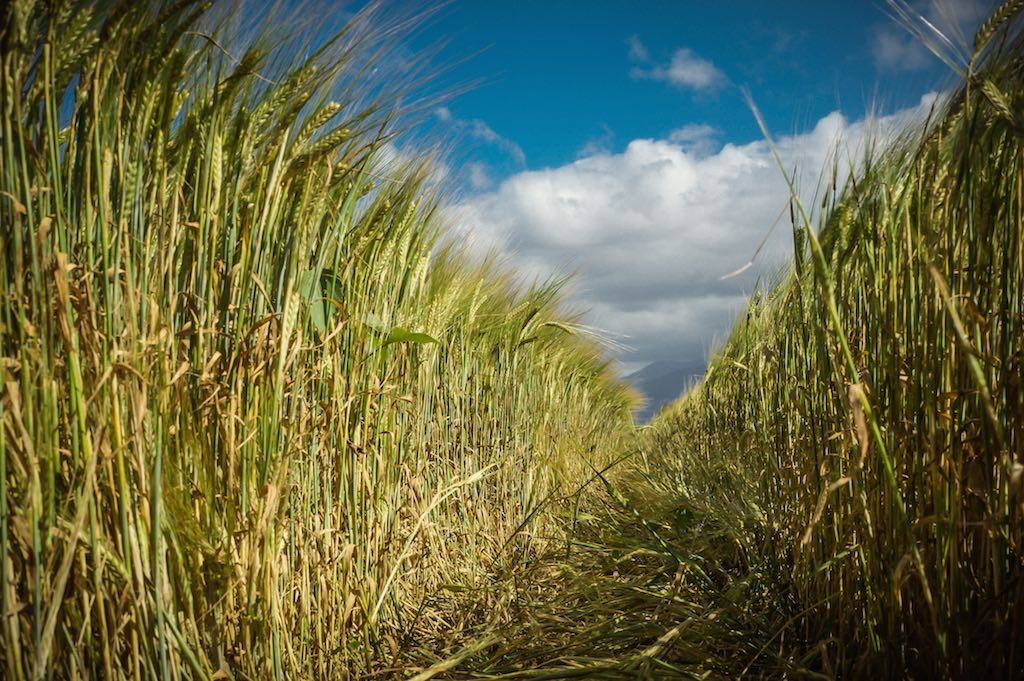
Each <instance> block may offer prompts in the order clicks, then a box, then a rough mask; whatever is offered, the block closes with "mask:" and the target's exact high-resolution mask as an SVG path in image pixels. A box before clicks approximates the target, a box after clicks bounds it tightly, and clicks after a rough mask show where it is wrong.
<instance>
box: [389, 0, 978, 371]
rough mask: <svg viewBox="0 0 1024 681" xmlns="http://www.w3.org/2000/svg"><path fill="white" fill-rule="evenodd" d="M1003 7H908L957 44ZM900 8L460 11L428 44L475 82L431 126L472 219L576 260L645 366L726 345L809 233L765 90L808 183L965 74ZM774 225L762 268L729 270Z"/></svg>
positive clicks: (546, 266)
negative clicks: (787, 212) (785, 169)
mask: <svg viewBox="0 0 1024 681" xmlns="http://www.w3.org/2000/svg"><path fill="white" fill-rule="evenodd" d="M994 5H995V2H993V1H991V0H944V1H942V0H914V1H913V2H912V3H910V4H907V5H905V7H906V8H907V9H908V10H909V11H910V12H911V13H913V14H916V15H919V16H920V17H922V18H924V19H925V20H927V21H928V22H929V23H930V24H932V25H934V26H936V27H938V28H940V29H941V30H942V31H943V32H944V33H945V34H946V35H947V36H949V37H950V38H951V39H952V40H953V41H954V42H956V38H957V32H958V31H959V32H961V33H963V34H967V35H970V33H971V32H972V31H973V30H974V27H975V26H977V25H978V24H979V23H980V21H982V20H983V19H984V18H985V17H986V16H987V13H988V12H989V10H990V9H991V8H992V7H993V6H994ZM423 7H430V6H429V5H424V6H423ZM891 13H892V10H891V9H890V8H889V7H888V6H887V5H885V4H884V3H879V2H871V1H864V2H860V1H850V2H816V3H811V2H772V3H763V2H748V1H742V2H740V1H735V2H722V3H705V2H681V1H676V2H671V1H669V0H648V1H640V0H635V1H634V2H628V3H627V2H619V1H615V2H612V1H598V0H595V1H592V2H583V1H582V0H571V1H570V0H547V1H545V2H542V1H540V0H517V1H515V2H491V1H486V2H485V1H483V0H454V1H453V2H450V3H448V4H446V5H444V6H443V7H441V8H440V9H439V10H438V11H437V12H435V13H432V14H431V16H430V17H429V18H428V20H427V21H426V22H425V24H424V25H423V26H422V27H421V28H420V29H418V30H417V31H416V32H415V33H414V35H413V36H412V37H411V38H410V39H409V40H408V41H407V47H408V49H410V50H412V51H419V50H423V49H426V48H429V47H431V46H437V45H438V44H442V43H443V45H444V48H443V49H442V50H441V52H440V55H439V57H438V58H437V59H436V60H435V63H436V64H437V65H438V66H446V67H447V68H445V69H444V70H443V71H442V73H441V75H440V76H439V77H438V79H437V81H436V82H435V83H434V84H433V87H435V88H440V89H445V88H453V89H457V88H459V87H461V86H462V85H465V84H467V83H476V85H475V86H474V87H473V88H472V89H470V90H469V91H468V92H466V93H464V94H461V95H459V96H458V97H456V98H455V99H453V100H452V101H450V102H448V103H446V104H445V106H443V107H438V108H436V109H435V110H434V111H433V112H432V115H431V116H430V123H429V125H430V126H431V127H433V129H434V130H436V131H437V132H439V133H440V134H441V135H443V136H444V137H445V138H447V139H449V140H450V142H451V146H452V154H451V157H450V159H449V166H450V169H451V172H452V176H453V178H454V182H455V184H456V185H457V186H458V187H460V192H459V197H460V198H459V199H458V205H457V206H456V209H457V211H456V215H457V217H456V218H454V219H453V222H454V224H455V228H456V233H457V234H458V236H459V238H462V237H465V238H466V239H467V240H468V241H470V242H475V243H476V244H478V246H477V248H478V249H479V250H481V251H484V250H490V249H497V250H500V251H502V252H504V253H505V254H506V257H507V259H508V261H509V263H510V265H511V266H512V267H514V268H516V269H517V270H519V271H520V272H523V273H525V274H526V275H528V276H538V277H545V276H552V275H558V274H562V273H565V272H567V271H574V272H575V273H576V279H575V283H574V285H573V288H572V291H571V301H572V303H573V304H574V305H576V306H577V307H579V308H582V309H586V310H587V311H588V312H587V315H586V321H587V322H588V323H590V324H592V325H593V326H595V327H597V328H600V329H602V330H603V331H605V332H607V333H608V334H610V335H611V336H612V337H614V338H615V339H616V340H618V341H619V342H621V343H623V344H624V345H625V346H626V349H625V350H623V351H620V352H619V353H618V359H619V360H620V361H621V362H622V364H623V367H624V368H625V369H632V368H636V367H638V366H641V365H643V364H644V363H647V362H651V361H656V360H665V359H669V360H673V359H674V360H682V361H688V362H692V361H694V360H701V359H706V358H707V356H708V355H709V353H710V352H711V351H712V349H713V347H714V345H715V343H716V342H719V341H720V340H721V339H723V338H724V336H725V335H726V334H727V333H728V330H729V328H730V327H731V325H732V324H733V323H734V320H735V318H736V316H737V314H739V313H740V312H741V311H742V309H743V308H744V307H745V305H746V302H747V300H748V296H749V295H750V293H751V291H752V290H753V289H754V287H755V286H756V285H757V282H758V279H759V278H764V277H770V276H772V274H773V273H775V272H777V271H778V270H779V268H780V266H781V264H782V263H784V262H785V260H786V257H787V254H788V248H789V244H790V243H791V242H790V237H789V234H788V227H787V225H786V224H783V225H781V227H780V228H779V229H777V230H775V231H774V232H772V231H771V226H772V223H773V222H774V220H775V218H776V217H777V215H778V213H779V210H780V209H781V208H782V207H783V206H784V205H785V203H786V199H787V192H786V189H785V185H784V183H783V182H782V177H781V175H780V174H779V172H778V170H777V169H776V168H775V167H774V164H773V163H772V162H771V159H770V155H769V154H768V150H767V147H766V145H765V144H764V142H763V140H762V136H761V133H760V131H759V129H758V127H757V123H756V121H755V119H754V117H753V115H752V113H751V111H750V109H749V107H748V105H747V103H746V100H745V98H744V94H743V93H744V91H749V93H750V95H751V97H752V98H753V100H754V101H755V102H756V104H757V106H758V107H759V108H760V110H761V111H762V113H763V114H764V116H765V118H766V120H767V122H768V125H769V127H770V129H771V131H772V134H773V136H776V138H777V140H778V141H779V143H780V146H781V147H782V149H783V151H784V156H785V158H786V162H787V164H790V163H791V164H794V165H796V166H798V167H799V168H800V170H801V180H802V183H801V185H802V186H803V187H804V189H805V190H806V193H807V195H808V196H809V195H810V194H812V193H813V190H814V188H815V184H816V180H817V178H818V174H819V172H820V170H821V168H822V166H823V165H824V164H825V163H826V161H827V159H828V158H829V154H830V152H833V151H834V150H835V149H837V148H842V149H845V150H847V153H852V152H850V151H849V150H852V149H856V148H857V146H858V145H860V144H862V143H863V140H864V139H865V137H878V136H879V135H882V136H884V135H885V134H890V133H891V132H892V131H893V130H896V129H898V128H899V127H901V126H905V125H907V124H908V123H909V122H911V121H913V120H915V119H922V118H923V117H924V116H925V115H927V112H928V110H929V107H930V106H931V104H932V103H933V102H934V94H935V93H937V92H938V93H941V92H943V91H946V90H948V89H949V88H950V87H951V86H952V85H953V84H955V82H956V76H955V74H954V73H953V72H952V71H951V70H950V68H949V67H947V66H946V65H944V64H943V63H942V62H940V61H939V60H938V59H937V58H935V57H934V56H933V55H932V54H931V53H930V52H929V51H928V50H927V49H926V48H925V47H924V45H923V44H922V43H921V41H920V40H918V39H917V38H914V37H912V36H911V35H910V34H909V33H908V32H907V30H906V29H905V28H903V27H902V26H900V25H899V24H897V23H896V22H895V21H893V19H892V18H891V16H890V15H891ZM922 25H923V24H922ZM871 112H873V113H875V114H877V120H875V121H874V122H871V121H870V120H868V121H866V120H865V116H866V115H867V114H868V113H871ZM837 145H839V146H838V147H837ZM768 234H771V235H772V236H771V237H770V238H769V240H768V243H767V246H766V248H765V249H764V251H763V253H762V255H761V256H760V257H759V259H758V261H757V262H756V263H755V266H754V267H751V268H750V269H749V270H748V271H746V272H744V273H743V274H742V275H740V276H737V277H733V278H730V279H727V280H723V279H721V276H722V275H723V274H726V273H729V272H732V271H733V270H735V269H736V268H738V267H740V266H742V265H743V264H744V263H746V262H747V261H748V260H749V259H750V257H751V256H752V255H753V253H754V251H755V250H756V247H757V245H758V243H760V242H761V240H762V239H763V238H765V237H766V236H767V235H768Z"/></svg>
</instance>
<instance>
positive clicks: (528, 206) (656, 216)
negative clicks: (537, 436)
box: [455, 95, 935, 363]
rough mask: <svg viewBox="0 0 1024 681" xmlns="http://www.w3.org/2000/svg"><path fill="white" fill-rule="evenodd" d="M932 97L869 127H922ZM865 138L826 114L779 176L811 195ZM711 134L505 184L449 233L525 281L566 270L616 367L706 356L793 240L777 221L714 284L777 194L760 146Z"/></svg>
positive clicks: (775, 211) (653, 143)
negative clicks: (830, 166)
mask: <svg viewBox="0 0 1024 681" xmlns="http://www.w3.org/2000/svg"><path fill="white" fill-rule="evenodd" d="M934 99H935V97H934V95H933V96H930V97H927V98H924V99H922V102H921V104H920V105H919V106H918V107H916V108H914V109H910V110H906V111H902V112H900V113H898V114H896V115H894V116H889V117H885V118H882V119H879V120H878V121H876V122H875V129H876V130H877V131H878V132H876V133H875V134H876V135H877V136H882V137H884V136H886V135H888V134H891V133H889V132H888V131H890V130H892V129H895V128H897V127H899V126H900V125H902V124H903V123H904V122H906V121H907V120H910V119H912V118H921V117H923V116H924V115H925V114H926V113H927V112H928V110H929V108H930V106H931V104H932V103H933V102H934ZM868 128H869V124H867V123H865V122H864V121H858V122H853V123H851V122H850V121H848V120H847V119H846V118H844V117H843V116H842V115H841V114H839V113H838V112H836V113H832V114H829V115H828V116H826V117H824V118H822V119H821V120H820V121H818V122H817V124H816V125H815V126H814V128H813V129H811V130H809V131H807V132H805V133H802V134H798V135H792V136H788V137H782V138H780V139H778V140H777V146H778V149H779V151H780V153H781V155H782V158H783V162H784V164H785V167H786V168H787V169H789V170H792V168H794V167H797V168H799V169H801V173H802V186H803V187H804V188H805V189H806V192H807V198H808V199H809V198H810V196H811V195H813V193H814V190H815V188H816V185H817V182H818V179H819V173H820V172H821V169H822V168H823V167H824V165H825V164H826V162H827V161H828V159H829V158H830V156H831V154H832V153H833V151H834V150H835V149H836V145H837V144H839V142H840V141H842V142H843V145H844V146H843V148H844V149H848V150H849V151H848V154H847V153H846V152H844V155H843V158H846V156H847V155H849V157H850V158H857V156H858V155H859V152H858V151H856V149H857V148H858V147H859V146H860V145H861V144H862V143H863V140H864V139H865V136H866V132H867V130H868ZM713 134H714V130H713V129H712V128H710V127H709V126H701V125H696V126H694V125H691V126H684V127H682V128H680V129H679V130H678V131H676V132H675V133H673V134H672V135H671V136H670V137H669V138H668V139H638V140H634V141H632V142H631V143H630V144H629V145H628V146H627V147H626V149H625V150H624V151H623V152H622V153H609V152H596V153H594V154H592V155H589V156H587V157H585V158H582V159H580V160H578V161H575V162H573V163H569V164H567V165H564V166H561V167H557V168H550V169H545V170H534V171H524V172H521V173H518V174H515V175H513V176H511V177H509V178H507V179H506V180H504V181H503V182H501V183H500V185H499V186H498V187H497V188H495V189H494V190H493V191H490V192H487V193H483V194H479V195H477V196H475V197H472V198H470V199H468V200H466V201H465V202H464V203H463V204H462V205H461V206H460V207H459V208H458V210H459V213H460V215H459V217H458V219H457V220H455V222H456V224H459V225H461V227H460V228H461V229H463V230H465V232H464V233H462V234H461V235H460V237H461V238H465V239H466V240H468V241H472V242H474V243H475V245H476V247H477V248H479V249H482V250H488V249H499V250H502V251H504V252H506V253H507V254H509V257H510V258H511V259H512V261H513V263H514V264H515V267H516V268H517V270H518V271H519V272H520V273H521V274H522V275H523V276H524V277H532V276H536V277H541V278H545V277H550V276H553V275H557V274H563V273H566V272H569V271H575V272H576V273H577V277H576V279H575V288H574V290H573V292H572V294H571V300H572V301H573V302H574V303H575V304H577V305H578V306H580V307H582V308H584V309H588V310H589V313H588V316H587V320H588V322H589V323H591V324H593V325H594V326H597V327H599V328H602V329H604V330H606V331H608V332H610V333H611V334H612V335H613V336H615V337H618V338H619V339H620V340H622V341H624V342H625V343H626V344H627V345H628V346H629V347H630V348H631V349H630V350H628V351H627V352H626V353H625V354H624V355H623V356H622V357H621V359H622V360H623V361H625V362H628V363H636V362H648V361H654V360H658V359H680V360H700V359H703V358H705V357H706V356H707V354H708V353H709V351H710V348H711V345H712V343H713V341H714V340H715V339H716V338H722V337H724V335H725V334H726V333H727V332H728V330H729V328H730V327H731V325H732V323H733V322H734V320H735V318H736V315H737V314H739V313H740V312H741V311H742V310H743V308H744V306H745V303H746V300H747V296H748V295H749V293H750V292H751V291H752V289H753V288H754V285H755V282H756V280H757V278H758V277H759V276H761V277H763V276H765V275H770V274H772V273H774V272H776V271H777V270H778V269H779V267H780V266H781V264H782V263H784V262H785V261H786V260H787V259H788V258H789V257H791V255H790V251H791V244H792V240H791V235H790V229H789V224H788V216H787V217H786V218H784V219H783V220H782V221H781V223H780V224H779V225H778V227H777V228H776V229H775V230H774V233H772V236H771V238H770V239H769V240H768V242H767V244H766V245H765V248H764V250H763V251H762V253H761V255H760V257H759V258H758V260H757V262H756V264H755V266H754V267H751V268H749V269H748V270H747V271H745V272H744V273H743V274H741V275H739V276H736V277H733V278H729V279H725V280H723V279H722V276H723V275H725V274H726V273H729V272H732V271H734V270H736V269H737V268H738V267H740V266H741V265H743V264H744V263H746V262H747V261H748V260H749V259H750V258H751V256H753V254H754V252H755V250H756V249H757V247H758V244H760V243H761V242H762V240H764V239H765V237H766V235H767V234H768V233H769V230H770V228H771V226H772V223H773V221H774V220H775V218H776V217H777V216H779V214H780V212H782V211H783V209H784V208H785V206H786V205H787V200H788V190H787V188H786V184H785V181H784V178H783V176H782V174H781V172H780V171H779V169H778V167H777V166H776V164H775V162H774V160H773V159H772V156H771V153H770V150H769V148H768V145H767V144H766V143H765V142H764V141H754V142H750V143H747V144H725V145H724V146H722V147H721V148H719V149H718V150H717V151H714V152H710V151H709V147H708V146H707V144H706V143H705V144H704V146H700V145H701V143H702V141H704V140H708V139H710V138H711V136H712V135H713ZM695 143H696V144H697V147H696V148H695V147H694V144H695ZM787 215H788V214H787Z"/></svg>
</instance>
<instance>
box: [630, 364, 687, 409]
mask: <svg viewBox="0 0 1024 681" xmlns="http://www.w3.org/2000/svg"><path fill="white" fill-rule="evenodd" d="M705 368H706V367H705V364H704V362H652V363H650V364H648V365H647V366H645V367H644V368H643V369H640V370H639V371H635V372H633V373H631V374H629V375H628V376H626V377H625V380H626V381H628V382H629V383H630V384H631V385H632V386H633V387H635V388H636V389H637V390H639V391H640V392H641V393H643V394H644V396H645V397H646V398H647V406H645V407H644V408H643V409H639V410H637V411H636V412H634V416H635V418H636V421H637V423H647V422H648V421H650V420H651V417H653V416H654V415H655V414H657V413H658V410H659V409H661V408H662V407H663V406H665V405H666V404H668V403H669V402H672V401H673V400H675V399H676V398H678V397H679V396H680V395H681V394H682V392H683V391H684V390H685V389H686V388H688V387H689V386H690V385H691V384H692V383H693V382H694V381H699V380H700V379H701V377H703V376H704V370H705Z"/></svg>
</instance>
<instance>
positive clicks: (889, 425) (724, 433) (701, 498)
mask: <svg viewBox="0 0 1024 681" xmlns="http://www.w3.org/2000/svg"><path fill="white" fill-rule="evenodd" d="M1022 9H1024V6H1022V4H1021V3H1020V2H1012V1H1011V2H1007V3H1006V4H1004V5H1003V6H1002V7H1001V8H1000V9H999V10H997V11H996V12H995V14H994V15H993V16H992V18H990V19H989V20H988V21H987V22H986V23H985V24H984V25H983V26H982V28H981V29H980V31H979V33H978V35H977V37H976V38H975V42H974V45H973V53H972V54H970V55H969V59H968V60H967V63H968V66H967V69H966V73H965V80H964V81H963V83H962V85H961V86H960V87H959V89H958V91H957V92H955V93H954V94H953V95H951V96H950V97H949V98H948V99H947V100H946V101H945V103H944V104H942V105H941V106H939V107H938V108H937V109H936V110H935V111H934V112H933V114H932V116H931V117H930V120H929V121H928V122H927V123H926V124H924V125H921V126H918V127H916V128H913V129H911V130H908V131H907V132H906V133H905V134H904V135H903V136H902V137H901V138H900V139H898V140H896V141H895V142H894V143H892V144H890V145H889V147H888V148H887V149H886V150H884V151H883V152H882V153H878V154H869V155H868V158H867V159H866V160H865V161H864V163H863V164H862V165H861V166H860V167H859V169H856V170H855V171H854V172H853V175H852V179H851V180H850V181H849V182H847V183H846V185H845V186H840V187H838V188H833V189H832V190H831V191H829V192H828V195H827V196H825V198H824V200H823V202H822V210H821V211H820V212H821V214H822V216H823V217H822V218H821V219H820V223H819V225H818V226H817V227H816V226H815V225H813V224H812V223H811V219H810V218H809V217H807V216H808V214H809V213H810V212H811V211H810V208H809V207H805V206H802V205H800V203H799V199H798V198H796V194H795V193H794V199H793V216H794V220H793V238H794V244H795V256H796V257H795V263H794V266H793V269H792V271H791V272H790V274H789V275H788V277H787V278H786V279H785V280H784V281H783V283H782V284H780V285H779V286H777V287H776V288H775V289H774V290H772V291H770V292H767V293H765V294H763V295H760V296H758V297H756V298H755V300H753V301H752V303H751V305H750V308H749V310H748V312H747V314H746V317H745V318H744V319H743V320H742V321H741V322H740V323H739V324H738V326H737V327H736V328H735V329H734V331H733V333H732V336H731V337H730V339H729V341H728V342H727V343H726V345H725V346H724V348H723V349H722V350H721V351H720V353H719V354H718V355H717V356H716V357H715V358H714V359H713V361H712V362H711V366H710V367H709V370H708V375H707V377H706V380H705V381H704V382H703V384H702V385H701V386H699V387H698V388H697V389H696V390H694V391H693V392H692V393H691V394H689V395H688V396H686V397H685V398H684V399H682V400H681V401H680V402H679V403H677V404H676V405H675V406H674V407H673V408H672V409H670V410H669V411H668V412H667V413H665V414H663V415H662V417H661V418H660V419H659V420H658V421H657V422H656V423H655V424H654V426H653V427H652V428H650V429H649V430H647V431H646V432H645V433H644V434H643V435H642V437H641V450H642V452H643V455H642V456H639V457H638V465H637V466H636V470H635V472H634V475H635V476H636V477H637V478H638V479H640V480H643V479H652V478H653V479H657V480H659V481H660V483H659V484H662V485H664V486H666V487H667V488H670V489H672V490H673V491H672V492H671V494H673V495H675V496H674V498H675V499H676V502H677V503H678V504H679V506H680V507H681V508H687V509H693V508H699V509H700V512H701V515H702V517H705V518H711V519H714V520H715V522H716V523H719V524H720V525H724V526H726V527H729V528H730V529H729V532H728V533H727V536H728V537H729V539H728V541H730V542H734V543H736V544H737V546H738V547H739V548H740V551H741V553H742V556H743V563H744V564H745V565H746V567H745V568H744V570H745V571H746V572H747V574H755V575H756V577H757V580H758V581H759V582H761V583H764V584H766V585H768V587H769V588H768V589H767V591H768V594H767V596H765V597H766V598H768V599H769V600H768V603H769V605H768V606H767V607H766V608H763V609H762V612H770V611H774V612H775V615H774V620H773V621H772V620H771V619H769V620H763V621H764V622H767V624H765V626H763V627H762V628H761V630H760V632H761V634H760V635H762V636H763V641H764V643H763V645H759V646H758V648H757V650H753V651H751V650H747V651H745V652H744V653H743V654H744V655H746V656H747V659H745V660H741V662H740V664H739V666H737V667H736V670H737V671H739V670H744V671H746V672H748V673H749V672H751V670H755V669H758V668H765V669H767V668H769V667H764V665H765V664H768V662H766V661H765V660H766V659H767V658H769V657H773V660H774V661H772V662H771V665H774V666H771V667H770V668H771V669H773V670H774V671H773V672H771V673H773V674H774V673H780V672H779V669H780V667H779V666H778V665H779V664H780V663H783V662H784V663H785V664H786V665H789V666H788V667H787V668H788V669H791V670H792V669H794V668H799V669H800V670H803V671H802V672H801V673H804V674H805V675H806V674H810V675H811V676H814V675H815V674H817V675H821V674H824V675H825V676H827V677H834V676H838V677H842V678H904V677H908V676H909V677H913V678H1019V677H1020V676H1021V675H1024V645H1022V643H1021V642H1022V641H1024V580H1022V578H1024V545H1022V541H1024V531H1022V526H1024V480H1022V472H1024V389H1022V388H1024V386H1022V378H1021V377H1022V376H1024V299H1022V296H1024V267H1022V265H1021V263H1022V262H1024V115H1022V112H1024V67H1022V64H1024V34H1022V31H1021V28H1020V27H1021V23H1020V20H1021V17H1020V14H1021V11H1022ZM826 173H828V171H826ZM832 177H835V174H834V173H833V174H832ZM833 192H834V193H833ZM645 484H646V483H645ZM647 488H649V484H648V487H647ZM638 489H644V487H643V485H641V486H640V487H639V488H638ZM758 643H760V641H759V642H758Z"/></svg>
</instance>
